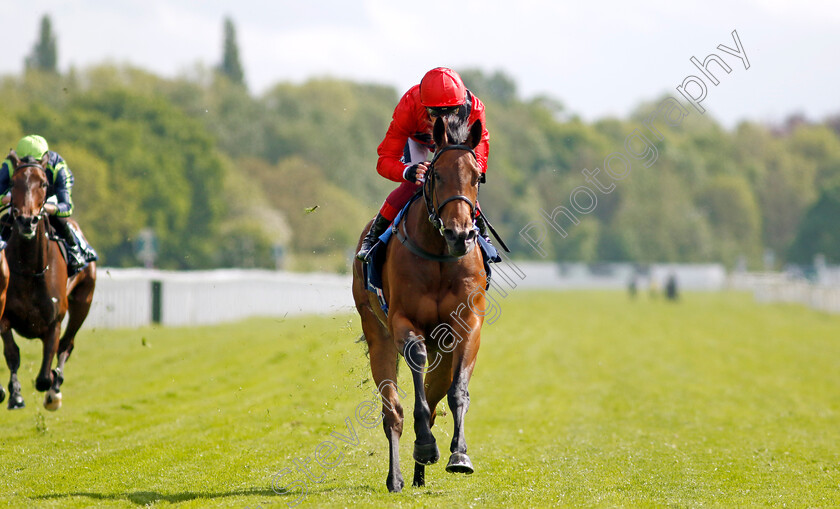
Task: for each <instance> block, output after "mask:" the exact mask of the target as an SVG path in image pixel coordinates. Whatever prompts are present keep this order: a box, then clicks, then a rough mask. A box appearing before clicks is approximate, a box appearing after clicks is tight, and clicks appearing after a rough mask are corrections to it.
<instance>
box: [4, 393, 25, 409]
mask: <svg viewBox="0 0 840 509" xmlns="http://www.w3.org/2000/svg"><path fill="white" fill-rule="evenodd" d="M25 406H26V403H24V402H23V396H21V395H20V394H12V395H11V396H9V406H8V408H9V410H17V409H19V408H23V407H25Z"/></svg>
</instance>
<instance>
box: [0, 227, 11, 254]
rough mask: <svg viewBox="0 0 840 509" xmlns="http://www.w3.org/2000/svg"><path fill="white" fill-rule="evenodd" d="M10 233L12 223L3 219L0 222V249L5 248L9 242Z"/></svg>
mask: <svg viewBox="0 0 840 509" xmlns="http://www.w3.org/2000/svg"><path fill="white" fill-rule="evenodd" d="M11 234H12V225H11V224H10V223H7V222H6V221H3V222H2V223H0V251H2V250H4V249H6V246H7V245H8V242H9V236H10V235H11Z"/></svg>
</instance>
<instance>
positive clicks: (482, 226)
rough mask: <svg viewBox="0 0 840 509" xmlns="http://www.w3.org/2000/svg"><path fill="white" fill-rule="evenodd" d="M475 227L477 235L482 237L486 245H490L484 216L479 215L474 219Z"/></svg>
mask: <svg viewBox="0 0 840 509" xmlns="http://www.w3.org/2000/svg"><path fill="white" fill-rule="evenodd" d="M475 225H476V226H477V227H478V234H479V235H481V236H482V237H484V240H486V241H487V243H488V244H489V243H490V237H489V236H488V235H487V222H486V221H485V220H484V216H482V215H481V214H479V215H478V216H476V218H475Z"/></svg>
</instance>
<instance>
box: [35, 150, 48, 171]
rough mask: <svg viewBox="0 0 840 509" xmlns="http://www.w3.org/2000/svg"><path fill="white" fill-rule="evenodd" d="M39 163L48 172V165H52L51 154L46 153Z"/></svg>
mask: <svg viewBox="0 0 840 509" xmlns="http://www.w3.org/2000/svg"><path fill="white" fill-rule="evenodd" d="M38 162H39V163H40V164H41V167H42V168H44V169H45V170H46V169H47V165H48V164H49V163H50V153H49V152H44V157H42V158H41V160H40V161H38Z"/></svg>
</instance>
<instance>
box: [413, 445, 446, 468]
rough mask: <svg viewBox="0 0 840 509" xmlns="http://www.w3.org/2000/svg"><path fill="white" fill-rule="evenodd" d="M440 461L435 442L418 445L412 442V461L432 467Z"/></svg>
mask: <svg viewBox="0 0 840 509" xmlns="http://www.w3.org/2000/svg"><path fill="white" fill-rule="evenodd" d="M439 459H440V451H438V446H437V442H432V443H431V444H418V443H417V442H414V461H416V462H417V463H420V464H421V465H434V464H435V463H437V460H439Z"/></svg>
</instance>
